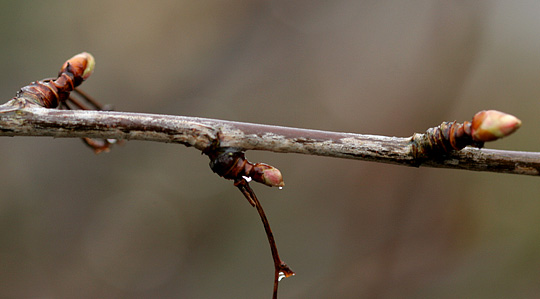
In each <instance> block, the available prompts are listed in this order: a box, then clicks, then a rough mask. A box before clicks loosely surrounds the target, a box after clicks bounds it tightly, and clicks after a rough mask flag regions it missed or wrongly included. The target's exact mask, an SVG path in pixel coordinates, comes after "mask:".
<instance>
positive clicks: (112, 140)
mask: <svg viewBox="0 0 540 299" xmlns="http://www.w3.org/2000/svg"><path fill="white" fill-rule="evenodd" d="M117 141H118V140H116V139H107V142H109V143H112V144H114V143H116V142H117Z"/></svg>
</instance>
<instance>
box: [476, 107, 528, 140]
mask: <svg viewBox="0 0 540 299" xmlns="http://www.w3.org/2000/svg"><path fill="white" fill-rule="evenodd" d="M520 126H521V120H519V119H518V118H517V117H515V116H513V115H510V114H507V113H504V112H500V111H497V110H483V111H480V112H478V113H476V114H475V115H474V117H473V121H472V125H471V136H472V138H473V140H474V141H480V142H485V141H493V140H496V139H499V138H502V137H505V136H508V135H510V134H512V133H514V132H515V131H516V130H517V129H518V128H519V127H520Z"/></svg>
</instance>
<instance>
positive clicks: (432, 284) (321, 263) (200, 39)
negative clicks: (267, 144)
mask: <svg viewBox="0 0 540 299" xmlns="http://www.w3.org/2000/svg"><path fill="white" fill-rule="evenodd" d="M538 11H540V3H539V2H538V1H532V0H530V1H502V0H499V1H442V0H440V1H407V2H406V3H405V2H403V1H397V0H393V1H352V0H351V1H339V0H338V1H245V0H232V1H178V0H174V1H172V0H171V1H101V0H97V1H85V2H82V1H42V2H38V1H2V2H1V4H0V23H1V26H0V39H1V43H0V68H1V69H2V71H1V72H0V76H1V80H0V94H1V96H2V97H3V98H4V101H3V102H6V101H8V100H9V99H10V98H12V97H13V96H14V95H15V93H16V92H17V90H19V88H21V87H22V86H24V85H26V84H28V83H29V82H31V81H34V80H40V79H43V78H47V77H52V76H55V75H56V74H57V72H58V70H59V68H60V67H61V65H62V64H63V63H64V61H65V60H66V59H68V58H70V57H71V56H73V55H74V54H76V53H79V52H82V51H88V52H90V53H92V54H93V55H94V56H95V57H96V61H97V64H96V70H95V73H94V74H93V75H92V77H91V78H90V79H89V80H88V81H87V82H85V83H84V84H83V86H82V87H83V89H84V90H85V91H86V92H88V93H89V94H91V95H93V96H94V97H95V98H96V99H98V100H99V101H101V102H103V103H110V104H114V105H115V107H116V109H117V110H120V111H132V112H146V113H164V114H175V115H186V116H200V117H207V118H217V119H226V120H236V121H244V122H256V123H264V124H275V125H283V126H294V127H302V128H311V129H321V130H331V131H341V132H354V133H365V134H380V135H388V136H411V135H412V134H413V133H414V132H422V131H424V130H425V129H427V128H428V127H431V126H435V125H438V124H439V123H440V122H441V121H444V120H448V121H452V120H459V121H463V120H470V119H471V117H472V115H473V114H474V113H476V112H477V111H479V110H482V109H497V110H502V111H505V112H508V113H511V114H514V115H516V116H518V117H519V118H520V119H521V120H522V121H523V127H522V128H521V129H520V130H519V131H518V132H517V133H516V134H515V135H513V136H511V137H509V138H507V139H504V140H502V141H499V142H495V143H490V144H487V147H488V148H498V149H508V150H523V151H539V150H540V138H539V136H540V134H539V133H538V128H540V119H539V118H538V111H540V101H539V100H538V99H539V98H540V85H539V84H538V78H539V77H540V19H539V18H538ZM247 157H248V158H249V159H250V160H251V161H254V162H265V163H269V164H271V165H274V166H276V167H278V168H279V169H280V170H281V171H282V172H283V174H284V178H285V183H286V187H285V188H284V189H283V190H277V189H272V188H267V187H265V186H262V185H253V184H252V187H253V188H254V189H255V191H256V193H257V194H258V196H259V199H260V200H261V202H262V204H263V206H264V208H265V210H266V213H267V216H268V218H269V220H270V224H271V226H272V229H273V231H274V234H275V237H276V241H277V245H278V248H279V250H280V254H281V257H282V258H283V259H284V260H285V261H286V262H287V263H288V264H289V265H290V266H291V268H292V269H293V270H295V271H296V273H297V275H296V276H295V277H293V278H288V279H285V280H283V281H282V282H281V283H280V292H279V293H280V298H397V297H399V298H458V297H461V298H463V297H468V298H510V297H513V298H536V297H537V296H538V294H539V292H540V284H539V281H540V196H539V194H540V182H539V179H538V178H537V177H527V176H517V175H506V174H493V173H476V172H466V171H458V170H447V169H429V168H419V169H416V168H407V167H400V166H393V165H385V164H379V163H371V162H361V161H354V160H341V159H332V158H324V157H317V156H304V155H297V154H276V153H270V152H248V153H247ZM208 162H209V161H208V158H207V157H206V156H201V154H200V152H199V151H197V150H195V149H193V148H186V147H184V146H182V145H175V144H159V143H153V142H140V141H132V142H127V143H126V144H125V145H124V146H121V147H115V148H114V149H113V150H112V151H111V152H110V153H107V154H100V155H94V154H93V153H92V152H91V150H90V149H88V148H86V147H85V146H84V145H83V144H82V142H81V141H80V140H77V139H53V138H48V137H47V138H30V137H15V138H7V137H4V138H0V165H1V166H2V168H1V169H2V171H1V172H0V190H1V191H0V244H1V245H0V298H270V297H271V291H272V284H273V275H274V272H273V271H274V270H273V263H272V258H271V254H270V250H269V246H268V243H267V240H266V236H265V234H264V230H263V227H262V224H261V222H260V219H259V216H258V215H257V212H256V210H255V209H253V208H252V207H251V206H250V205H249V204H248V203H247V201H246V200H245V199H244V198H243V196H242V195H241V193H240V192H239V191H238V190H237V189H236V188H234V186H233V184H232V182H231V181H225V180H223V179H221V178H219V177H218V176H217V175H215V174H213V173H212V171H211V170H210V168H209V167H208Z"/></svg>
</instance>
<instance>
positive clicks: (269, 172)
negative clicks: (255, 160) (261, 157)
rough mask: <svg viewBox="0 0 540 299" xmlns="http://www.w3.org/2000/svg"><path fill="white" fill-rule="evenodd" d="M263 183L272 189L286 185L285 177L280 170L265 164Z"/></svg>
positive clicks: (260, 164)
mask: <svg viewBox="0 0 540 299" xmlns="http://www.w3.org/2000/svg"><path fill="white" fill-rule="evenodd" d="M262 164H263V163H259V166H262ZM262 183H263V184H265V185H267V186H270V187H283V186H285V183H284V182H283V176H282V175H281V171H279V169H277V168H275V167H273V166H270V165H266V164H264V169H263V171H262Z"/></svg>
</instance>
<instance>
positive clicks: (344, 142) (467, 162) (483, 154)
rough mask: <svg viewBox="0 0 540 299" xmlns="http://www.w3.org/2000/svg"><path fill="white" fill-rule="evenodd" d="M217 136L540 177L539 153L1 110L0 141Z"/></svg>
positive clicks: (208, 122) (160, 118)
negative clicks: (431, 148) (438, 149)
mask: <svg viewBox="0 0 540 299" xmlns="http://www.w3.org/2000/svg"><path fill="white" fill-rule="evenodd" d="M21 101H22V102H21ZM218 135H219V136H220V138H219V142H220V146H222V147H232V148H236V149H238V150H241V151H246V150H265V151H272V152H277V153H299V154H308V155H318V156H327V157H335V158H346V159H356V160H364V161H375V162H383V163H390V164H398V165H405V166H416V167H418V166H429V167H440V168H454V169H464V170H474V171H489V172H501V173H512V174H524V175H533V176H538V175H540V153H536V152H515V151H502V150H488V149H475V148H470V147H466V148H464V149H462V150H460V151H450V152H448V153H446V154H444V155H436V156H429V157H427V158H426V157H421V158H419V157H418V155H417V153H416V149H415V146H416V145H415V142H413V138H412V137H408V138H400V137H386V136H375V135H363V134H353V133H339V132H328V131H319V130H309V129H299V128H290V127H280V126H272V125H261V124H252V123H241V122H234V121H225V120H215V119H205V118H198V117H185V116H173V115H159V114H145V113H129V112H113V111H86V110H85V111H81V110H57V109H46V108H42V107H39V106H37V105H32V104H31V103H26V102H24V101H23V100H21V99H14V100H12V101H10V102H8V103H7V104H4V105H2V106H0V136H52V137H90V138H109V139H118V140H145V141H156V142H169V143H180V144H183V145H186V146H193V147H195V148H197V149H199V150H201V151H202V150H205V149H207V148H208V147H210V146H212V144H213V143H214V142H215V141H216V139H217V138H218V137H217V136H218ZM417 135H420V136H422V135H423V134H416V135H415V136H417ZM416 138H417V137H416Z"/></svg>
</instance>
